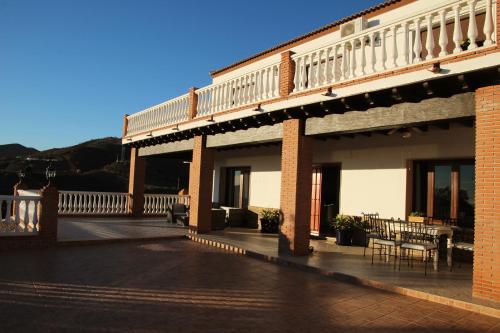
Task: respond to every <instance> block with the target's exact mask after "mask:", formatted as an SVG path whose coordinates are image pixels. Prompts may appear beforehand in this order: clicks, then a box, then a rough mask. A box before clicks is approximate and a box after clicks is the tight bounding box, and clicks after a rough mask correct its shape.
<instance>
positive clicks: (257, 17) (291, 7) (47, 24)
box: [0, 0, 381, 149]
mask: <svg viewBox="0 0 500 333" xmlns="http://www.w3.org/2000/svg"><path fill="white" fill-rule="evenodd" d="M379 2H381V0H363V1H361V0H357V1H333V0H316V1H314V2H307V1H305V2H304V1H292V0H252V1H234V0H221V1H219V0H212V1H201V0H200V1H191V0H182V1H173V0H171V1H167V0H164V1H160V0H43V1H41V0H31V1H27V0H0V144H6V143H14V142H16V143H21V144H23V145H26V146H31V147H35V148H37V149H47V148H52V147H63V146H68V145H72V144H76V143H79V142H82V141H85V140H88V139H94V138H99V137H105V136H120V135H121V127H122V117H123V114H125V113H128V114H131V113H134V112H137V111H139V110H141V109H143V108H145V107H148V106H151V105H153V104H157V103H160V102H162V101H164V100H167V99H169V98H171V97H175V96H178V95H180V94H183V93H185V92H187V89H188V88H189V87H190V86H197V87H202V86H205V85H207V84H208V83H209V82H210V76H209V71H210V70H214V69H218V68H220V67H223V66H226V65H228V64H231V63H233V62H235V61H237V60H239V59H242V58H245V57H247V56H250V55H252V54H254V53H256V52H259V51H262V50H264V49H266V48H269V47H272V46H274V45H276V44H278V43H280V42H283V41H286V40H289V39H291V38H294V37H296V36H298V35H301V34H303V33H307V32H309V31H311V30H314V29H316V28H318V27H321V26H323V25H325V24H328V23H330V22H333V21H335V20H337V19H339V18H342V17H345V16H347V15H350V14H352V13H355V12H357V11H360V10H363V9H365V8H368V7H370V6H372V5H374V4H377V3H379Z"/></svg>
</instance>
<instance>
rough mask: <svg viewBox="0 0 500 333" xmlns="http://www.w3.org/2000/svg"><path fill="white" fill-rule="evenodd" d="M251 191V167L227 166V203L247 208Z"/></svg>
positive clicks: (231, 205) (230, 205)
mask: <svg viewBox="0 0 500 333" xmlns="http://www.w3.org/2000/svg"><path fill="white" fill-rule="evenodd" d="M249 193H250V168H248V167H237V168H227V169H226V198H225V205H227V206H229V207H235V208H247V207H248V202H249Z"/></svg>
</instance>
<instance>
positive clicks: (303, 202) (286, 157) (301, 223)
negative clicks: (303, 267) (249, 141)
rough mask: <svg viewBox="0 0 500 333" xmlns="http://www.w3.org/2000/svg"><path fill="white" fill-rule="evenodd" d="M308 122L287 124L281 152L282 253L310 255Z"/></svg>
mask: <svg viewBox="0 0 500 333" xmlns="http://www.w3.org/2000/svg"><path fill="white" fill-rule="evenodd" d="M304 125H305V121H304V120H302V119H290V120H286V121H284V122H283V146H282V153H281V197H280V201H281V219H282V221H281V226H280V234H279V253H280V254H291V255H296V256H300V255H307V254H308V253H309V237H310V220H311V216H310V215H311V188H312V141H311V138H308V137H306V136H305V135H304Z"/></svg>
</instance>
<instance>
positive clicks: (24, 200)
mask: <svg viewBox="0 0 500 333" xmlns="http://www.w3.org/2000/svg"><path fill="white" fill-rule="evenodd" d="M39 204H40V196H37V195H30V196H25V195H23V196H11V195H0V235H1V236H23V235H33V234H35V235H36V234H38V229H39V225H38V213H39Z"/></svg>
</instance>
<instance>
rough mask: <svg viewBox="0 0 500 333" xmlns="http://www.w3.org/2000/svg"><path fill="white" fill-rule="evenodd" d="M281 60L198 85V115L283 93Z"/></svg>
mask: <svg viewBox="0 0 500 333" xmlns="http://www.w3.org/2000/svg"><path fill="white" fill-rule="evenodd" d="M279 68H280V66H279V63H276V64H273V65H270V66H267V67H264V68H262V69H259V70H256V71H253V72H251V73H248V74H245V75H242V76H239V77H237V78H234V79H231V80H227V81H225V82H220V83H217V84H211V85H209V86H207V87H205V88H202V89H198V90H197V91H196V94H197V95H198V106H197V115H198V116H206V115H211V114H215V113H218V112H222V111H226V110H229V109H233V108H237V107H241V106H245V105H248V104H252V103H258V102H260V101H264V100H267V99H272V98H275V97H278V96H279Z"/></svg>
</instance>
